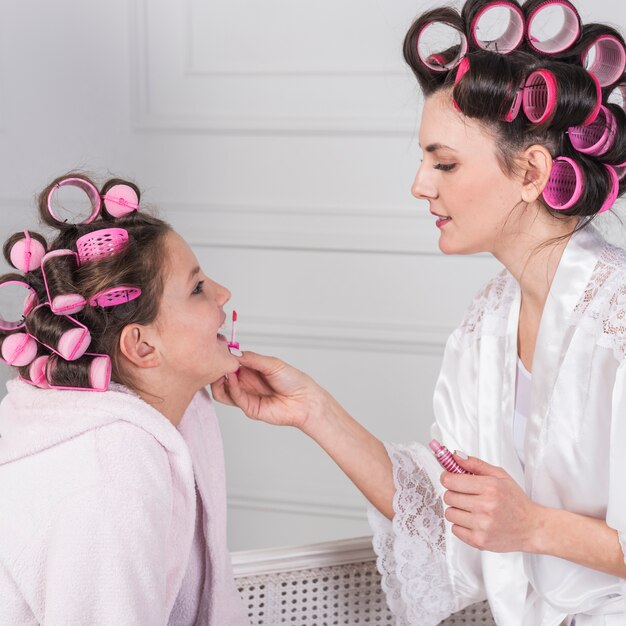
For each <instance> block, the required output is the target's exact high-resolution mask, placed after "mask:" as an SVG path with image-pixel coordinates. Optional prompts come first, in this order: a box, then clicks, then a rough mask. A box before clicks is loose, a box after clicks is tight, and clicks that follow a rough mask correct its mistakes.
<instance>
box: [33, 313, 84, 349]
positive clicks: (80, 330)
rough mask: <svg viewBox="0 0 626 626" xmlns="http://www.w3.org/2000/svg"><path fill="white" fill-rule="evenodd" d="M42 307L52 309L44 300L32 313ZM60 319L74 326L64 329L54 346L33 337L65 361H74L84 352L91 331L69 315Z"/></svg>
mask: <svg viewBox="0 0 626 626" xmlns="http://www.w3.org/2000/svg"><path fill="white" fill-rule="evenodd" d="M43 307H46V308H48V309H50V310H52V309H51V308H50V303H48V302H44V303H43V304H40V305H38V306H37V307H35V308H34V309H33V313H34V312H35V311H36V310H37V309H40V308H43ZM62 319H64V320H66V321H68V322H70V325H72V326H74V328H69V329H68V330H66V331H64V332H63V333H62V334H61V336H60V337H59V338H58V339H57V340H56V345H55V346H51V345H49V344H47V343H44V342H43V341H42V340H41V339H40V338H39V337H35V339H37V341H38V342H39V343H40V344H41V345H42V346H45V347H46V348H48V350H51V351H52V352H54V353H55V354H58V355H59V356H60V357H62V358H63V359H65V360H66V361H75V360H76V359H80V357H81V356H83V354H85V352H86V350H87V348H88V347H89V345H90V344H91V333H90V332H89V330H88V329H87V327H86V326H85V325H84V324H82V323H81V322H79V321H78V320H77V319H76V318H75V317H72V316H71V315H63V317H62Z"/></svg>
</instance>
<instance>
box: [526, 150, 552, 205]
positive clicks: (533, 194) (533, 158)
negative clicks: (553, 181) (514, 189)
mask: <svg viewBox="0 0 626 626" xmlns="http://www.w3.org/2000/svg"><path fill="white" fill-rule="evenodd" d="M521 163H522V167H523V172H524V177H523V180H522V200H524V202H527V203H531V202H535V201H536V200H537V199H538V198H539V196H541V194H542V193H543V190H544V189H545V188H546V185H547V184H548V180H549V179H550V173H551V172H552V155H551V154H550V153H549V152H548V150H547V149H546V148H545V147H544V146H541V145H533V146H530V147H529V148H527V149H526V150H525V151H524V155H523V158H522V161H521Z"/></svg>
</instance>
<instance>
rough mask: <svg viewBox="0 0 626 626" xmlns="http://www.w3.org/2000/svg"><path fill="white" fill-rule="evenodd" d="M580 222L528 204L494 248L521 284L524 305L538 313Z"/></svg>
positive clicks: (496, 254) (498, 256)
mask: <svg viewBox="0 0 626 626" xmlns="http://www.w3.org/2000/svg"><path fill="white" fill-rule="evenodd" d="M513 222H514V223H513ZM577 225H578V219H577V218H570V219H559V218H555V217H553V216H552V215H549V214H548V213H547V211H546V210H545V209H544V208H543V207H538V208H536V209H534V208H531V206H530V205H529V206H528V207H527V209H526V211H524V214H523V215H521V216H520V218H519V219H518V220H515V221H514V220H511V223H510V224H507V228H506V230H507V232H506V233H505V234H504V235H503V236H502V237H501V238H499V240H498V242H497V244H496V246H495V247H494V248H495V249H494V250H493V254H494V256H495V257H496V258H497V259H498V260H499V261H500V262H501V263H502V264H503V265H504V266H505V267H506V268H507V269H508V270H509V272H511V274H512V275H513V277H514V278H515V279H516V280H517V282H518V283H519V285H520V289H521V292H522V306H524V307H529V308H530V309H532V310H534V311H535V312H537V313H538V314H539V316H540V315H541V311H543V307H544V305H545V302H546V299H547V297H548V293H549V291H550V287H551V285H552V281H553V279H554V275H555V274H556V270H557V268H558V266H559V263H560V261H561V257H562V256H563V251H564V250H565V247H566V246H567V244H568V242H569V240H570V237H571V235H572V232H573V231H574V230H575V228H576V226H577ZM508 231H510V232H508Z"/></svg>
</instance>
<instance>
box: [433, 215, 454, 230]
mask: <svg viewBox="0 0 626 626" xmlns="http://www.w3.org/2000/svg"><path fill="white" fill-rule="evenodd" d="M450 221H451V218H449V217H440V218H439V219H438V220H437V221H436V222H435V225H436V226H437V228H442V227H443V226H445V225H446V224H447V223H448V222H450Z"/></svg>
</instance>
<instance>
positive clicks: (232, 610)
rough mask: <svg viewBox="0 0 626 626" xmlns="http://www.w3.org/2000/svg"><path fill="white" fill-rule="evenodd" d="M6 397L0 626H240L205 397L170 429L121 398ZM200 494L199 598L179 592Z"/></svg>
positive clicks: (0, 429) (1, 448)
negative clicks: (187, 621)
mask: <svg viewBox="0 0 626 626" xmlns="http://www.w3.org/2000/svg"><path fill="white" fill-rule="evenodd" d="M7 389H8V391H9V393H8V395H7V396H6V397H5V398H4V399H3V401H2V403H1V404H0V624H2V625H3V626H4V625H5V624H6V625H9V624H10V625H11V626H18V625H22V624H50V625H57V624H63V625H66V624H76V625H78V624H81V625H82V624H94V625H96V624H97V625H109V624H110V625H111V626H113V625H115V626H120V625H126V624H137V625H138V626H139V625H140V626H158V625H166V624H168V623H170V624H175V623H176V622H177V617H176V613H178V614H179V615H184V614H185V613H187V614H189V612H192V614H194V615H195V612H196V610H197V615H198V619H197V622H196V623H197V624H199V625H211V626H242V625H244V624H248V623H249V622H248V620H247V618H246V615H245V611H244V610H243V606H242V603H241V600H240V598H239V595H238V593H237V590H236V588H235V585H234V582H233V575H232V568H231V563H230V555H229V553H228V550H227V544H226V494H225V484H224V463H223V453H222V441H221V435H220V432H219V426H218V423H217V418H216V416H215V412H214V410H213V407H212V404H211V399H210V397H209V395H208V393H207V392H206V391H202V392H199V393H198V394H196V396H195V398H194V400H193V402H192V403H191V405H190V406H189V408H188V409H187V412H186V413H185V415H184V416H183V419H182V421H181V423H180V425H179V427H178V428H176V427H174V426H173V425H172V424H171V423H170V422H169V421H168V420H167V419H166V418H165V417H164V416H163V415H162V414H161V413H159V412H158V411H156V410H155V409H153V408H152V407H150V406H149V405H148V404H146V403H145V402H143V401H142V400H141V399H139V398H138V397H137V396H135V395H133V394H131V393H130V392H128V390H126V389H125V388H124V387H121V386H118V385H116V386H114V387H113V388H112V390H110V391H107V392H105V393H89V392H81V391H59V390H54V391H52V390H46V391H43V390H40V389H37V388H35V387H32V386H30V385H28V384H26V383H23V382H19V381H10V382H9V383H8V384H7ZM194 477H195V480H194ZM196 486H197V490H198V493H199V495H200V498H201V502H199V503H198V505H199V506H202V510H201V511H198V513H199V514H200V512H201V513H202V514H201V515H198V518H197V519H198V520H201V521H202V526H201V527H200V529H201V530H203V531H204V532H203V533H200V534H201V535H203V536H201V537H198V536H196V542H198V541H200V543H199V544H198V543H196V545H201V546H202V551H201V552H200V554H201V553H202V552H204V555H205V559H204V569H205V575H204V577H203V579H202V580H203V582H202V585H201V586H200V585H199V586H198V589H197V590H196V592H195V593H194V592H193V590H191V591H190V590H187V589H186V588H185V586H184V585H183V584H182V583H183V579H184V578H185V573H186V572H187V569H188V566H189V563H190V552H191V546H192V541H193V538H194V528H195V525H196ZM198 560H200V561H201V560H202V559H198ZM188 596H191V597H188ZM198 603H199V608H198ZM175 604H176V610H175V611H174V613H172V609H173V608H174V605H175Z"/></svg>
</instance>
